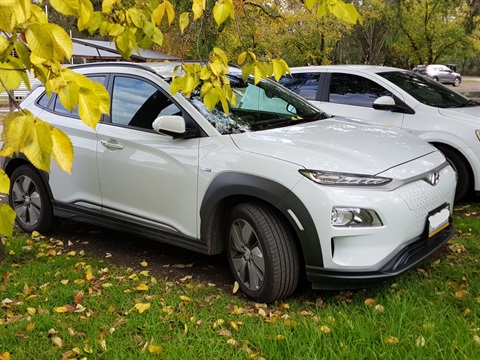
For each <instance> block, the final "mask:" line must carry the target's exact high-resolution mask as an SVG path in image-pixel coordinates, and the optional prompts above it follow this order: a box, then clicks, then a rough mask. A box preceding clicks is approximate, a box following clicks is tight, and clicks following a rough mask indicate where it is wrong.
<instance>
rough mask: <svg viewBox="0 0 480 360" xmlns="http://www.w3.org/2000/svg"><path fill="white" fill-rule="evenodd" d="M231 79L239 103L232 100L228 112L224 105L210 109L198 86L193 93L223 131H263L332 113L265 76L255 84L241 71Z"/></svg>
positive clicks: (197, 104)
mask: <svg viewBox="0 0 480 360" xmlns="http://www.w3.org/2000/svg"><path fill="white" fill-rule="evenodd" d="M229 79H230V86H231V88H232V90H233V92H234V93H235V96H236V104H235V105H231V104H230V114H228V115H227V114H225V113H224V112H223V111H222V110H221V109H222V108H221V106H220V105H217V107H215V108H214V109H213V110H208V109H207V108H206V106H205V104H204V103H203V102H202V100H201V99H200V92H199V91H198V90H197V91H194V92H193V93H192V95H191V97H190V101H191V102H192V104H193V105H194V106H195V107H196V108H197V109H198V110H199V111H200V112H201V113H202V115H203V116H205V118H206V119H207V120H208V121H209V122H210V123H211V124H212V125H213V126H214V127H215V128H216V129H217V130H218V131H219V132H220V133H221V134H236V133H242V132H250V131H259V130H265V129H267V128H273V127H280V126H290V125H295V124H298V123H300V122H305V121H312V120H319V119H324V118H327V117H329V115H327V114H325V113H324V112H322V111H320V110H318V109H317V108H315V107H314V106H312V105H310V104H309V103H308V102H307V101H306V100H304V99H303V98H301V97H299V96H297V95H296V94H295V93H293V92H291V91H290V90H288V89H286V88H284V87H283V86H281V85H279V84H277V83H275V82H273V81H270V80H261V81H260V82H259V83H258V84H256V85H254V83H253V79H248V81H246V82H245V81H243V80H242V78H241V75H240V74H239V75H238V76H235V75H229Z"/></svg>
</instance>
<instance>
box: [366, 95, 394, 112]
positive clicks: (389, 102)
mask: <svg viewBox="0 0 480 360" xmlns="http://www.w3.org/2000/svg"><path fill="white" fill-rule="evenodd" d="M372 107H373V108H374V109H375V110H387V111H393V110H397V104H395V100H393V98H391V97H390V96H380V97H379V98H378V99H377V100H375V101H374V102H373V105H372Z"/></svg>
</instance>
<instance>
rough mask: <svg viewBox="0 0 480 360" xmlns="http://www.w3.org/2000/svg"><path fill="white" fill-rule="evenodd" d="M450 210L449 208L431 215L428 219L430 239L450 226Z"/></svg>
mask: <svg viewBox="0 0 480 360" xmlns="http://www.w3.org/2000/svg"><path fill="white" fill-rule="evenodd" d="M449 219H450V210H449V209H448V206H447V207H444V208H443V209H441V210H439V211H437V212H435V213H433V214H431V215H430V216H429V217H428V237H429V238H431V237H432V236H434V235H435V234H438V233H439V232H440V231H442V230H443V229H445V228H446V227H447V226H448V225H449Z"/></svg>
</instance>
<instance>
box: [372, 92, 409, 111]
mask: <svg viewBox="0 0 480 360" xmlns="http://www.w3.org/2000/svg"><path fill="white" fill-rule="evenodd" d="M372 107H373V108H374V109H375V110H385V111H392V112H398V113H402V114H412V115H413V114H415V110H413V109H412V108H411V107H410V106H408V105H407V104H405V103H404V102H403V101H402V100H400V99H398V98H397V97H395V99H393V98H392V97H390V96H380V97H379V98H378V99H377V100H375V101H374V102H373V105H372Z"/></svg>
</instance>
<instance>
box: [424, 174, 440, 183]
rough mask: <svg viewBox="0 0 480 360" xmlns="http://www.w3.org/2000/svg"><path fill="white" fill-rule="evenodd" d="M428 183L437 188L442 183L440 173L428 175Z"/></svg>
mask: <svg viewBox="0 0 480 360" xmlns="http://www.w3.org/2000/svg"><path fill="white" fill-rule="evenodd" d="M427 181H428V182H429V183H430V184H431V185H432V186H435V185H437V184H438V182H439V181H440V173H438V172H436V171H434V172H432V173H430V174H429V175H428V178H427Z"/></svg>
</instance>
